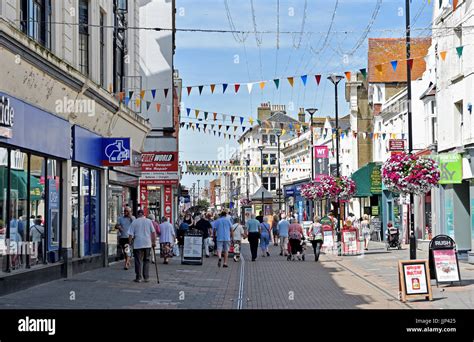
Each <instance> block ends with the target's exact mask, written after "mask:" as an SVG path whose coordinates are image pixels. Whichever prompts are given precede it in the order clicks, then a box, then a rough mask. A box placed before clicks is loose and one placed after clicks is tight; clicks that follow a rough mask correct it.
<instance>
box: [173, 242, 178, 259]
mask: <svg viewBox="0 0 474 342" xmlns="http://www.w3.org/2000/svg"><path fill="white" fill-rule="evenodd" d="M173 255H174V256H177V257H179V246H178V245H173Z"/></svg>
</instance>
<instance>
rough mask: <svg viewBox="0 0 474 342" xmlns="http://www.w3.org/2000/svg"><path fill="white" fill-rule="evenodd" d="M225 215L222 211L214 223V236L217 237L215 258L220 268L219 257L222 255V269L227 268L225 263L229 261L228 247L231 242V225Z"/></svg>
mask: <svg viewBox="0 0 474 342" xmlns="http://www.w3.org/2000/svg"><path fill="white" fill-rule="evenodd" d="M226 216H227V213H226V212H225V211H223V212H222V213H221V217H220V218H219V219H218V220H217V221H216V225H215V227H216V236H217V256H218V258H219V261H218V263H217V266H218V267H221V257H222V253H224V267H229V266H228V265H227V261H228V259H229V247H230V241H231V240H232V230H231V228H232V225H231V223H230V220H229V219H228V218H227V217H226Z"/></svg>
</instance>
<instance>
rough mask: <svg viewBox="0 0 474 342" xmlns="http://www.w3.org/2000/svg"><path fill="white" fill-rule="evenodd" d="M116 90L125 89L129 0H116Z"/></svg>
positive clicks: (114, 79) (114, 80)
mask: <svg viewBox="0 0 474 342" xmlns="http://www.w3.org/2000/svg"><path fill="white" fill-rule="evenodd" d="M114 9H115V10H114V13H115V18H114V21H115V22H114V26H115V30H114V45H113V46H114V77H113V83H114V91H115V92H116V93H118V92H121V91H124V90H125V89H124V84H123V77H124V76H125V63H124V59H125V55H126V30H125V26H126V12H127V1H126V0H115V2H114Z"/></svg>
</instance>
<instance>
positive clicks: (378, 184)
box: [370, 165, 382, 215]
mask: <svg viewBox="0 0 474 342" xmlns="http://www.w3.org/2000/svg"><path fill="white" fill-rule="evenodd" d="M370 192H371V193H372V194H374V195H377V194H381V193H382V171H381V166H380V165H375V166H374V168H373V169H372V173H371V174H370ZM377 215H378V214H377Z"/></svg>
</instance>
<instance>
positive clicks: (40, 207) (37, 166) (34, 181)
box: [29, 155, 46, 266]
mask: <svg viewBox="0 0 474 342" xmlns="http://www.w3.org/2000/svg"><path fill="white" fill-rule="evenodd" d="M45 165H46V160H45V158H43V157H39V156H35V155H32V156H31V157H30V222H29V224H30V241H31V242H32V244H31V245H32V249H31V254H30V266H34V265H38V264H42V263H43V262H44V261H45V259H44V257H45V251H46V239H45V238H46V232H45V229H44V227H45V222H44V219H45V208H46V202H45V198H46V196H45V186H44V185H45V179H46V177H45V175H46V172H45Z"/></svg>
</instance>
